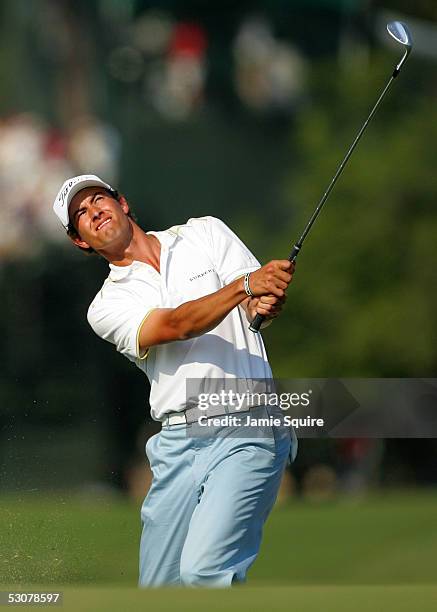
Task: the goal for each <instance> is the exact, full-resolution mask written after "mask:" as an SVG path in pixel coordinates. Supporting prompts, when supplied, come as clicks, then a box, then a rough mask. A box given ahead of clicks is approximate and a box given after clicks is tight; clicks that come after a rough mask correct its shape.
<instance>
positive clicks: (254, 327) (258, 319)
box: [249, 68, 399, 333]
mask: <svg viewBox="0 0 437 612" xmlns="http://www.w3.org/2000/svg"><path fill="white" fill-rule="evenodd" d="M398 73H399V70H398V69H397V68H396V69H395V71H394V72H393V74H392V76H391V77H390V80H389V81H388V83H387V84H386V86H385V87H384V89H383V91H382V93H381V94H380V96H379V98H378V100H377V101H376V103H375V105H374V107H373V108H372V110H371V111H370V114H369V116H368V117H367V119H366V121H365V122H364V124H363V125H362V127H361V129H360V131H359V132H358V134H357V135H356V136H355V140H354V141H353V143H352V144H351V146H350V147H349V150H348V152H347V153H346V155H345V157H344V159H343V161H342V162H341V164H340V165H339V167H338V168H337V172H336V173H335V174H334V177H333V179H332V180H331V182H330V184H329V186H328V188H327V189H326V191H325V193H324V194H323V196H322V199H321V200H320V202H319V203H318V205H317V208H316V209H315V211H314V212H313V214H312V216H311V218H310V220H309V221H308V223H307V225H306V227H305V229H304V231H303V233H302V236H301V237H300V238H299V240H298V241H297V242H296V244H295V245H294V246H293V249H292V251H291V253H290V255H289V257H288V260H289V261H291V262H294V261H296V258H297V256H298V254H299V253H300V250H301V248H302V245H303V242H304V240H305V238H306V237H307V235H308V232H309V231H310V229H311V227H312V226H313V223H314V221H315V220H316V219H317V217H318V216H319V213H320V211H321V210H322V208H323V205H324V203H325V202H326V200H327V199H328V197H329V194H330V193H331V191H332V189H333V187H334V185H335V183H336V182H337V179H338V177H339V176H340V174H341V173H342V172H343V169H344V167H345V166H346V164H347V162H348V160H349V158H350V156H351V155H352V153H353V151H354V149H355V147H356V146H357V144H358V142H359V141H360V138H361V136H362V135H363V133H364V131H365V129H366V128H367V126H368V125H369V123H370V121H371V120H372V117H373V115H374V114H375V113H376V111H377V109H378V106H379V105H380V103H381V102H382V100H383V98H384V96H385V94H386V93H387V91H388V90H389V88H390V85H391V84H392V83H393V81H394V79H395V78H396V76H397V75H398ZM264 320H265V317H264V316H263V315H260V314H257V315H256V316H255V318H254V320H253V321H252V323H251V324H250V325H249V329H250V331H252V332H255V333H257V332H259V329H260V327H261V324H262V322H263V321H264Z"/></svg>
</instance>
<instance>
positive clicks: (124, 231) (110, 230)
mask: <svg viewBox="0 0 437 612" xmlns="http://www.w3.org/2000/svg"><path fill="white" fill-rule="evenodd" d="M128 212H129V206H128V204H127V202H126V200H125V199H124V198H123V197H120V201H118V200H115V199H114V198H113V197H111V196H110V195H109V194H108V192H107V191H105V190H104V189H103V188H102V187H86V188H85V189H82V190H81V191H79V192H78V193H77V194H76V195H75V196H74V198H73V199H72V201H71V204H70V206H69V215H70V221H71V222H72V223H73V225H74V227H75V229H76V231H77V233H78V234H79V237H80V238H79V239H78V238H72V240H73V242H74V243H75V244H77V245H78V246H81V247H83V248H87V247H91V248H93V249H94V250H95V251H105V250H106V249H108V248H110V247H111V246H112V247H114V246H115V247H116V246H117V245H118V244H121V243H122V242H124V241H125V240H126V239H128V237H129V236H130V232H131V227H130V223H129V218H128V217H127V213H128Z"/></svg>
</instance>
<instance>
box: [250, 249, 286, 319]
mask: <svg viewBox="0 0 437 612" xmlns="http://www.w3.org/2000/svg"><path fill="white" fill-rule="evenodd" d="M294 267H295V266H294V263H291V262H289V261H288V259H285V260H282V259H281V260H275V261H270V262H269V263H268V264H266V265H265V266H263V267H262V268H260V269H259V270H257V271H256V272H252V274H251V275H250V278H249V287H250V290H251V291H252V293H254V294H255V295H256V296H257V297H252V298H248V299H247V300H246V301H245V302H243V303H242V304H241V305H242V306H243V308H244V310H245V311H246V316H247V320H248V321H249V323H251V322H252V321H253V319H254V318H255V316H256V315H257V314H260V315H263V316H264V317H265V318H266V322H271V321H272V320H273V319H274V318H275V317H277V316H278V315H279V313H280V312H281V310H282V307H283V305H284V304H285V300H286V299H287V296H286V293H285V292H286V290H287V287H288V285H289V284H290V283H291V281H292V279H293V272H294ZM262 289H264V290H266V293H264V294H262V295H259V296H258V295H257V292H258V291H261V290H262ZM268 289H270V291H268ZM265 325H266V323H263V327H265Z"/></svg>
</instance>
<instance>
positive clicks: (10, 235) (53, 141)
mask: <svg viewBox="0 0 437 612" xmlns="http://www.w3.org/2000/svg"><path fill="white" fill-rule="evenodd" d="M119 148H120V147H119V139H118V137H117V133H116V131H115V130H114V128H112V127H110V126H108V125H105V124H103V123H102V122H101V121H99V120H97V119H96V118H93V117H81V118H80V119H78V120H76V121H74V122H73V123H72V124H71V127H70V128H69V129H68V130H65V131H64V132H61V131H60V130H57V129H54V128H53V127H52V126H50V125H48V124H47V123H46V122H45V121H43V120H42V118H41V117H39V116H37V115H35V114H32V113H25V114H16V115H12V116H9V117H4V118H2V119H1V121H0V198H1V203H2V215H3V224H2V228H3V231H2V232H1V235H0V258H1V259H2V260H5V259H6V260H7V259H14V258H19V257H27V256H33V255H35V254H37V253H38V252H39V249H40V248H41V245H42V244H43V242H44V241H45V240H49V241H58V240H61V239H62V240H63V239H64V235H63V230H62V228H61V226H60V225H59V223H58V222H57V219H56V218H55V216H54V215H53V213H52V208H51V203H52V201H53V199H54V197H55V195H56V193H57V191H58V189H59V187H60V185H61V184H62V182H63V181H64V180H65V179H66V178H67V177H68V176H72V175H74V174H82V173H88V172H96V173H97V174H101V175H102V176H105V177H106V178H107V180H109V181H116V180H117V170H118V156H119ZM63 242H64V243H65V240H63Z"/></svg>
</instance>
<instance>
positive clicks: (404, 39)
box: [387, 21, 413, 76]
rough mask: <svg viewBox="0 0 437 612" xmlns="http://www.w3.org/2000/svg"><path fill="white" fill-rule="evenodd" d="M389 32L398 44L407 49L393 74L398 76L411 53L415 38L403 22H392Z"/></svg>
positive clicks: (388, 28) (389, 25) (388, 26)
mask: <svg viewBox="0 0 437 612" xmlns="http://www.w3.org/2000/svg"><path fill="white" fill-rule="evenodd" d="M387 32H388V33H389V34H390V36H392V37H393V38H394V39H395V41H396V42H398V43H400V44H401V45H403V46H404V48H405V53H404V55H403V57H402V59H401V61H400V62H399V64H398V65H397V66H396V68H395V70H394V72H393V76H397V75H398V74H399V71H400V69H401V67H402V64H403V63H404V62H405V60H406V59H407V57H408V56H409V55H410V53H411V49H412V48H413V38H412V36H411V33H410V31H409V29H408V27H407V26H406V25H405V23H402V22H401V21H390V23H388V24H387Z"/></svg>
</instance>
